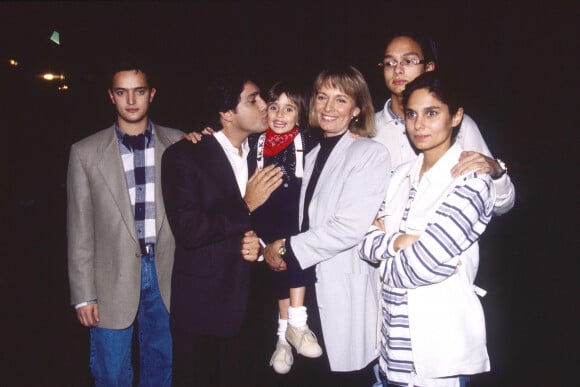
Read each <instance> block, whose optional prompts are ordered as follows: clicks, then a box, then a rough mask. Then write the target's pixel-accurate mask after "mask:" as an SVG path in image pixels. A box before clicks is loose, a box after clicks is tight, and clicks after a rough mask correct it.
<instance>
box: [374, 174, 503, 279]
mask: <svg viewBox="0 0 580 387" xmlns="http://www.w3.org/2000/svg"><path fill="white" fill-rule="evenodd" d="M491 184H492V183H491V179H490V178H489V177H488V176H487V175H480V176H477V175H476V174H475V173H473V174H470V175H468V176H466V177H465V178H464V180H463V182H462V184H461V185H457V186H456V187H455V189H454V190H453V191H452V192H451V193H450V194H449V196H448V197H447V198H446V199H445V201H444V202H443V203H442V204H441V205H440V207H439V208H438V209H437V211H436V212H435V214H434V216H433V219H432V221H431V222H429V223H428V224H427V228H426V229H425V232H424V233H423V234H421V237H420V238H419V239H418V240H417V241H415V242H414V243H413V244H412V245H410V246H408V247H407V248H405V249H403V250H401V251H399V252H398V253H397V254H395V256H394V257H393V258H392V259H389V260H388V261H387V264H386V265H385V270H384V272H383V273H382V274H383V281H385V282H386V283H387V284H389V285H391V286H394V287H398V288H407V289H410V288H415V287H418V286H423V285H429V284H434V283H438V282H441V281H443V280H444V279H446V278H447V277H449V276H450V275H452V274H453V273H454V272H455V269H456V267H457V264H458V262H459V258H460V254H461V253H462V252H463V251H465V250H467V249H468V248H469V247H470V246H471V245H472V244H473V243H475V242H476V241H477V240H478V239H479V238H480V236H481V234H482V233H483V231H484V230H485V228H486V227H487V224H488V223H489V220H490V218H491V216H492V210H493V204H494V195H493V191H492V188H491ZM394 235H396V234H393V236H394ZM389 239H392V237H391V238H389Z"/></svg>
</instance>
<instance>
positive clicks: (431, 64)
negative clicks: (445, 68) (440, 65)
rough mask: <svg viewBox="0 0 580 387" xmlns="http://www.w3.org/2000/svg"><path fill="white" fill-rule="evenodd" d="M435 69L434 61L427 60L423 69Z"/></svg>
mask: <svg viewBox="0 0 580 387" xmlns="http://www.w3.org/2000/svg"><path fill="white" fill-rule="evenodd" d="M433 70H435V62H433V61H431V62H427V64H426V65H425V71H433Z"/></svg>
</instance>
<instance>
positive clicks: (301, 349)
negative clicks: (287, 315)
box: [286, 324, 322, 358]
mask: <svg viewBox="0 0 580 387" xmlns="http://www.w3.org/2000/svg"><path fill="white" fill-rule="evenodd" d="M286 340H288V342H289V343H290V344H292V345H293V346H294V348H296V351H297V352H298V353H299V354H301V355H302V356H306V357H311V358H315V357H320V356H322V348H320V345H318V340H317V339H316V335H315V334H314V332H312V331H311V330H310V328H308V325H305V326H304V327H301V328H296V327H294V326H292V325H290V324H288V328H286Z"/></svg>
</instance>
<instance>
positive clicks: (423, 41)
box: [385, 32, 439, 64]
mask: <svg viewBox="0 0 580 387" xmlns="http://www.w3.org/2000/svg"><path fill="white" fill-rule="evenodd" d="M403 37H404V38H409V39H413V40H414V41H415V42H417V44H418V45H419V47H421V51H422V52H423V58H424V59H425V61H426V63H429V62H434V63H435V64H437V62H438V61H439V52H438V50H437V44H436V43H435V41H434V40H433V39H432V38H431V37H430V36H429V35H426V34H423V33H420V32H398V33H396V34H394V35H391V36H390V37H389V40H387V44H385V47H387V46H388V45H389V44H391V42H392V41H393V40H395V39H396V38H403Z"/></svg>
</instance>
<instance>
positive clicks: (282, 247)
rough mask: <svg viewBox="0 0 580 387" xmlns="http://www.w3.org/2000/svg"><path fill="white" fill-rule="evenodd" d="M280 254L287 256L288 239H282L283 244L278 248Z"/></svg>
mask: <svg viewBox="0 0 580 387" xmlns="http://www.w3.org/2000/svg"><path fill="white" fill-rule="evenodd" d="M278 254H280V255H282V256H284V254H286V239H285V238H284V239H282V244H281V245H280V247H278Z"/></svg>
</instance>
